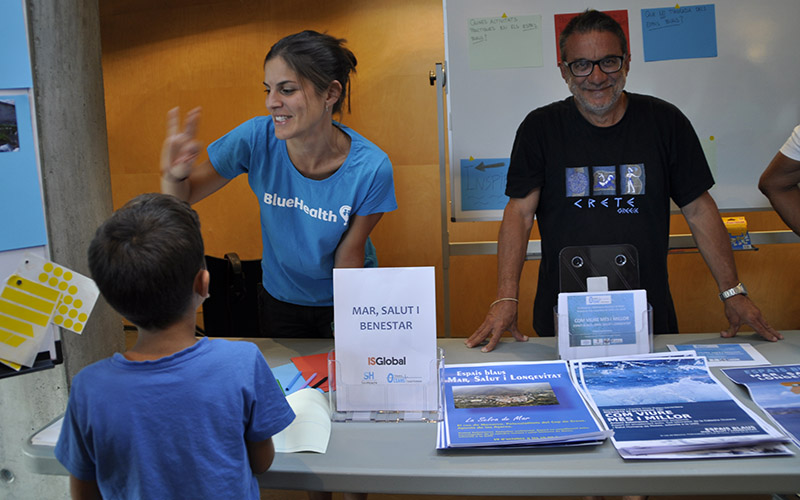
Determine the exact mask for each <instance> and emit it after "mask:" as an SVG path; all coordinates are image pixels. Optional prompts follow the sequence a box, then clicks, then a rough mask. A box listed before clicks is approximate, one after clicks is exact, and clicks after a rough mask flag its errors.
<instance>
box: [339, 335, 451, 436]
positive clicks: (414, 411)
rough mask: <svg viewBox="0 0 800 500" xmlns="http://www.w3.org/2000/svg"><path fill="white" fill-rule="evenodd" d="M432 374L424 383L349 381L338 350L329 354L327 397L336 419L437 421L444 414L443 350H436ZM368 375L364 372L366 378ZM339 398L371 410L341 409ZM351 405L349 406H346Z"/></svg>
mask: <svg viewBox="0 0 800 500" xmlns="http://www.w3.org/2000/svg"><path fill="white" fill-rule="evenodd" d="M436 351H437V352H436V359H434V360H433V361H431V365H430V371H429V377H428V380H427V381H423V382H422V383H416V384H409V383H396V382H395V383H391V382H389V383H379V384H378V383H376V384H348V383H344V382H343V381H342V380H341V379H340V378H338V377H337V375H339V374H340V373H341V370H340V369H339V368H340V362H339V361H337V360H336V350H335V349H334V350H331V352H330V353H329V354H328V381H329V391H328V399H329V403H330V409H331V420H332V421H334V422H434V423H435V422H438V421H439V420H441V418H442V417H441V416H442V401H441V391H440V390H439V389H440V380H441V377H442V373H443V371H444V349H442V348H441V347H439V348H437V350H436ZM367 376H369V375H368V374H365V377H367ZM339 401H350V402H355V401H358V402H359V406H364V403H363V402H364V401H368V403H367V405H368V408H369V409H364V410H342V409H340V408H339V406H340V405H339V403H338V402H339ZM347 406H350V405H347Z"/></svg>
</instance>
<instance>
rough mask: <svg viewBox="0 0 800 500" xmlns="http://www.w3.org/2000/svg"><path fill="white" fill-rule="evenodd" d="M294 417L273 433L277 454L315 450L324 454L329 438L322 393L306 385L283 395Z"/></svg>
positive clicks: (326, 407)
mask: <svg viewBox="0 0 800 500" xmlns="http://www.w3.org/2000/svg"><path fill="white" fill-rule="evenodd" d="M286 401H288V402H289V406H291V407H292V410H294V414H295V418H294V420H293V421H292V423H291V424H289V426H288V427H286V428H285V429H284V430H282V431H281V432H279V433H277V434H275V435H274V436H272V443H273V444H274V445H275V451H276V452H278V453H296V452H298V451H314V452H317V453H325V452H326V451H327V450H328V441H329V439H330V437H331V418H330V411H329V407H328V399H327V397H326V396H325V394H323V393H322V392H320V391H318V390H316V389H311V388H305V389H301V390H299V391H296V392H293V393H292V394H289V395H288V396H286Z"/></svg>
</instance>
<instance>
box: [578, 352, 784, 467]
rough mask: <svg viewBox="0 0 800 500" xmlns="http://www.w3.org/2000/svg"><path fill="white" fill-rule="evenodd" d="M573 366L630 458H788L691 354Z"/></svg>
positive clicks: (767, 428) (778, 439) (774, 434)
mask: <svg viewBox="0 0 800 500" xmlns="http://www.w3.org/2000/svg"><path fill="white" fill-rule="evenodd" d="M677 354H679V356H670V355H669V354H664V355H663V356H651V357H642V358H628V359H595V360H580V361H573V362H571V364H570V365H571V368H572V370H573V374H574V376H575V379H576V381H577V382H578V384H579V385H580V387H581V390H582V391H584V393H585V396H586V397H587V399H588V400H589V402H590V403H591V405H592V406H593V407H594V408H595V410H596V411H597V413H598V414H599V415H600V416H601V418H602V419H603V421H604V422H605V423H606V425H607V426H608V427H609V428H610V429H612V430H613V431H614V436H613V437H612V442H613V443H614V446H615V447H616V448H617V451H618V452H619V454H620V455H621V456H622V457H623V458H625V459H682V458H720V457H734V456H737V457H738V456H759V455H791V454H792V453H791V452H790V451H789V449H788V448H787V447H786V446H784V444H783V443H786V442H788V441H789V440H788V438H786V437H785V436H784V435H782V434H781V433H780V432H779V431H778V430H776V429H775V428H774V427H772V426H771V425H769V424H768V423H767V422H765V421H764V420H763V419H761V418H760V417H759V416H758V415H756V414H755V413H753V412H752V411H750V410H749V409H748V408H747V407H745V406H744V405H742V404H741V403H740V402H739V401H738V400H737V399H736V398H735V397H733V395H732V394H731V393H730V392H729V391H728V390H727V389H726V388H725V386H724V385H722V384H721V383H719V381H718V380H717V379H716V378H714V376H713V375H712V374H711V372H710V371H709V369H708V366H707V361H706V358H704V357H697V356H694V355H689V356H680V354H681V353H677Z"/></svg>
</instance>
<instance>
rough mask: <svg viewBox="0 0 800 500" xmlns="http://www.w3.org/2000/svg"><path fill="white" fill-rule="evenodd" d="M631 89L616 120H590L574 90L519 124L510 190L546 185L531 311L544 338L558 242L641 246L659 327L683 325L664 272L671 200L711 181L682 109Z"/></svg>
mask: <svg viewBox="0 0 800 500" xmlns="http://www.w3.org/2000/svg"><path fill="white" fill-rule="evenodd" d="M626 95H627V97H628V106H627V109H626V111H625V115H624V116H623V117H622V119H621V120H620V121H619V123H617V124H615V125H613V126H611V127H596V126H594V125H592V124H590V123H589V122H588V121H587V120H586V119H585V118H584V117H583V116H582V115H581V114H580V112H579V111H578V109H577V107H576V105H575V102H574V100H573V98H572V97H569V98H567V99H565V100H563V101H559V102H555V103H552V104H550V105H548V106H544V107H542V108H539V109H536V110H534V111H532V112H531V113H529V114H528V116H527V117H525V119H524V120H523V122H522V124H521V125H520V126H519V129H518V130H517V135H516V138H515V140H514V147H513V150H512V153H511V163H510V166H509V169H508V181H507V185H506V195H508V196H509V197H511V198H522V197H525V196H527V195H528V193H530V192H531V190H533V189H534V188H537V187H541V195H540V199H539V205H538V208H537V210H536V217H537V219H538V221H539V231H540V233H541V238H542V260H541V263H540V267H539V283H538V286H537V290H536V299H535V301H534V309H533V311H534V313H533V327H534V329H535V330H536V332H537V334H539V335H540V336H552V335H553V334H554V327H553V307H554V306H555V305H556V303H557V298H558V292H559V269H558V267H559V262H558V254H559V252H560V251H561V249H562V248H564V247H567V246H583V245H610V244H623V243H628V244H632V245H633V246H635V247H636V249H637V250H638V254H639V273H640V284H641V287H642V288H644V289H646V290H647V299H648V302H650V304H651V305H652V306H653V316H654V317H653V321H654V325H653V326H654V330H655V333H676V332H677V331H678V324H677V318H676V316H675V308H674V305H673V303H672V296H671V295H670V291H669V281H668V275H667V250H668V245H669V216H670V213H669V212H670V209H669V206H670V205H669V200H670V198H672V200H674V201H675V203H676V204H677V205H678V206H679V207H683V206H685V205H686V204H688V203H690V202H691V201H694V200H695V199H697V197H698V196H700V195H702V194H703V193H704V192H706V191H707V190H709V189H710V188H711V187H712V186H713V185H714V179H713V177H712V175H711V171H710V169H709V167H708V162H707V161H706V158H705V155H704V153H703V149H702V147H701V145H700V141H699V140H698V138H697V134H696V133H695V131H694V128H693V127H692V124H691V123H690V122H689V120H688V119H687V118H686V116H684V115H683V113H681V112H680V110H679V109H678V108H676V107H675V106H673V105H672V104H670V103H668V102H666V101H662V100H660V99H657V98H655V97H650V96H644V95H638V94H631V93H627V92H626Z"/></svg>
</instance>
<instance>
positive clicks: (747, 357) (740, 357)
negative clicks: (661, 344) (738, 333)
mask: <svg viewBox="0 0 800 500" xmlns="http://www.w3.org/2000/svg"><path fill="white" fill-rule="evenodd" d="M667 347H668V348H669V350H670V351H673V352H677V351H694V352H696V353H697V355H698V356H705V358H706V359H707V360H708V366H757V365H768V364H770V363H769V361H767V358H765V357H764V356H763V355H762V354H761V353H760V352H758V351H757V350H756V348H755V347H753V346H752V345H750V344H677V345H672V344H667Z"/></svg>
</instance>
